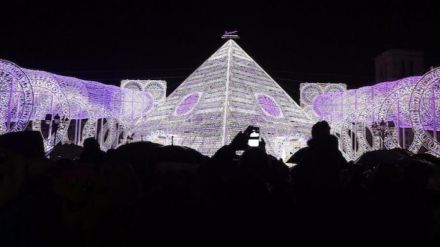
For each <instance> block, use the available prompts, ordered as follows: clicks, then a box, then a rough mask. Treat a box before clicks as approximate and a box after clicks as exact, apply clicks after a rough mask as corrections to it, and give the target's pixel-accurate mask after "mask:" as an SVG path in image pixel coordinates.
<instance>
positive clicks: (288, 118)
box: [137, 40, 313, 159]
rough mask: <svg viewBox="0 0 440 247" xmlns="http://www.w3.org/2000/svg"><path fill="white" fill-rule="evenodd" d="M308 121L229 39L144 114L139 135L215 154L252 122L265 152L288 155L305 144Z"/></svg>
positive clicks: (286, 156) (261, 70) (310, 122)
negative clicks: (159, 102)
mask: <svg viewBox="0 0 440 247" xmlns="http://www.w3.org/2000/svg"><path fill="white" fill-rule="evenodd" d="M312 124H313V122H312V121H311V119H310V118H309V117H308V116H307V114H306V113H304V111H303V110H302V109H301V108H300V107H299V106H298V105H297V103H296V102H295V101H294V100H293V99H292V98H291V97H290V96H289V95H288V94H287V93H286V92H285V91H284V90H283V89H282V88H281V87H280V86H279V85H278V84H277V83H276V82H275V81H274V80H273V79H272V78H271V77H270V76H269V75H268V74H267V73H266V72H265V71H264V70H263V69H262V68H261V67H260V66H259V65H258V64H257V63H256V62H255V61H254V60H253V59H252V58H251V57H250V56H249V55H248V54H246V52H245V51H243V49H242V48H241V47H239V46H238V44H237V43H236V42H235V41H233V40H228V41H227V42H226V43H225V44H224V45H223V46H222V47H220V48H219V49H218V50H217V51H216V52H215V53H214V54H213V55H211V57H209V58H208V59H207V60H206V61H205V62H204V63H203V64H202V65H201V66H200V67H199V68H197V69H196V70H195V71H194V72H193V73H192V74H191V75H190V76H189V77H188V78H187V79H186V80H185V81H184V82H182V84H181V85H179V87H178V88H177V89H176V90H174V92H172V93H171V94H170V95H169V96H168V97H167V99H166V102H165V103H164V104H162V105H160V106H158V107H157V108H155V109H154V110H153V111H152V112H151V113H150V114H149V115H148V119H147V121H146V122H145V125H144V126H142V128H141V129H140V130H139V132H137V133H138V134H142V135H143V136H144V137H145V138H147V139H148V138H149V140H151V141H160V140H162V142H163V144H170V143H171V142H173V143H174V144H176V145H184V146H188V147H191V148H194V149H196V150H198V151H200V152H201V153H203V154H206V155H213V154H214V153H215V152H216V151H217V150H218V149H219V148H220V147H222V146H223V145H225V144H228V143H230V142H231V140H232V139H233V138H234V137H235V135H237V134H238V133H239V132H240V131H244V130H245V129H246V128H247V127H248V126H249V125H253V126H258V127H260V132H261V137H262V138H263V139H264V140H265V142H266V150H267V151H268V153H270V154H272V155H274V156H275V157H279V158H284V159H286V158H288V157H290V155H291V154H292V153H293V152H295V151H296V150H297V149H298V148H300V147H303V146H304V145H305V141H306V140H307V139H308V138H309V137H310V129H311V126H312ZM164 135H165V136H164ZM298 143H300V144H301V145H299V144H298ZM297 144H298V145H297Z"/></svg>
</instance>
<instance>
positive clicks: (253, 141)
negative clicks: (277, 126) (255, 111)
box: [248, 127, 260, 147]
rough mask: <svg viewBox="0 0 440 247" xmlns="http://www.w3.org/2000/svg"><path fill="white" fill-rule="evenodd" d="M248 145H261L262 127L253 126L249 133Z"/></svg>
mask: <svg viewBox="0 0 440 247" xmlns="http://www.w3.org/2000/svg"><path fill="white" fill-rule="evenodd" d="M248 145H249V147H258V146H259V145H260V128H258V127H254V128H252V130H251V132H250V134H249V139H248Z"/></svg>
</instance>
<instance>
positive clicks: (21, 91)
mask: <svg viewBox="0 0 440 247" xmlns="http://www.w3.org/2000/svg"><path fill="white" fill-rule="evenodd" d="M33 105H34V95H33V90H32V85H31V82H30V81H29V78H28V77H27V75H26V73H25V72H24V71H23V70H22V69H21V68H20V67H18V66H17V65H15V64H14V63H11V62H9V61H5V60H0V120H1V122H0V134H4V133H6V132H17V131H23V130H25V129H26V126H27V125H28V122H29V120H30V118H31V116H32V108H33Z"/></svg>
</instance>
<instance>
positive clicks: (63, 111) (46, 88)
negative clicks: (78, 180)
mask: <svg viewBox="0 0 440 247" xmlns="http://www.w3.org/2000/svg"><path fill="white" fill-rule="evenodd" d="M24 71H25V73H26V74H27V76H28V78H29V80H30V82H31V85H32V88H33V95H34V99H35V102H38V104H36V105H35V106H34V111H33V115H32V117H31V119H32V127H33V129H34V130H38V131H40V133H41V136H42V137H43V140H44V149H45V151H46V152H47V151H49V150H51V149H52V148H53V147H54V146H55V145H56V144H57V143H58V142H60V141H61V140H62V139H63V136H64V135H65V134H66V131H67V129H68V127H69V124H70V112H69V111H70V107H69V103H68V101H67V98H66V96H65V95H64V93H63V92H62V89H61V87H60V86H59V84H58V82H57V81H56V80H55V79H54V78H53V77H52V76H51V75H50V74H49V73H46V72H44V71H35V70H27V69H26V70H24ZM46 114H50V116H52V117H54V116H56V115H58V116H59V117H60V122H59V123H57V126H55V128H56V131H55V134H53V133H52V129H53V128H52V127H53V119H51V121H50V123H49V130H48V132H49V133H48V134H47V136H45V135H44V134H43V133H42V131H41V120H44V119H45V116H46ZM52 135H54V136H53V137H52Z"/></svg>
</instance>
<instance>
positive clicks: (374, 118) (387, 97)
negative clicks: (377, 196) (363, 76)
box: [313, 69, 440, 159]
mask: <svg viewBox="0 0 440 247" xmlns="http://www.w3.org/2000/svg"><path fill="white" fill-rule="evenodd" d="M439 81H440V72H439V69H435V70H432V71H430V72H428V73H427V74H425V75H424V76H423V77H421V76H413V77H407V78H403V79H400V80H396V81H389V82H382V83H378V84H376V85H373V86H368V87H363V88H359V89H352V90H347V91H345V92H339V93H334V92H333V93H323V94H321V95H319V96H317V97H316V98H315V100H314V101H313V109H314V111H315V112H316V114H317V115H318V116H319V117H320V118H321V119H324V120H327V121H329V122H331V123H332V124H333V125H335V126H338V127H339V128H340V129H339V130H337V131H336V132H338V136H339V140H340V144H341V149H342V150H343V152H344V155H346V157H348V158H349V159H356V158H357V157H359V156H360V155H361V154H362V153H364V152H366V151H369V150H375V149H380V148H387V149H392V148H406V149H408V150H409V151H410V152H412V153H418V152H420V150H421V147H422V146H424V147H425V148H426V149H427V152H429V153H431V154H434V155H437V156H440V144H439V142H438V140H437V132H438V130H439V128H438V120H437V119H438V116H439V114H440V102H439V100H440V85H439ZM378 123H383V126H381V127H380V129H379V128H378V127H377V126H378ZM390 124H392V126H390ZM379 130H380V131H379ZM408 132H413V134H414V137H413V138H412V140H407V138H409V136H408V135H406V133H408ZM367 133H369V135H371V137H369V138H367ZM378 133H379V134H380V135H379V136H378ZM381 135H382V136H381ZM368 139H370V140H369V141H368ZM407 141H410V144H409V145H406V143H407ZM401 143H402V144H401ZM379 144H380V145H379Z"/></svg>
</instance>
